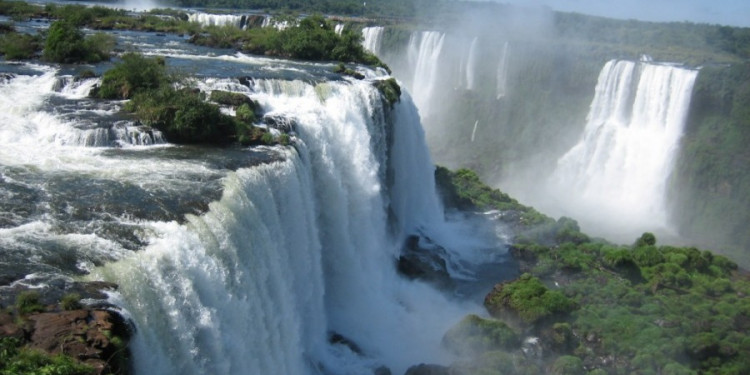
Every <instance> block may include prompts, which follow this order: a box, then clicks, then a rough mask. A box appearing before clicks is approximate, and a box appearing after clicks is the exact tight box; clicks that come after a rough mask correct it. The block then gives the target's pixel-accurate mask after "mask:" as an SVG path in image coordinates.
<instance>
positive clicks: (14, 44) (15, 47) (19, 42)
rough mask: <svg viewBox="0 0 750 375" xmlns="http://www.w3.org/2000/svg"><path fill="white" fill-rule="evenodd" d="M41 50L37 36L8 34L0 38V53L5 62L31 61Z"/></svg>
mask: <svg viewBox="0 0 750 375" xmlns="http://www.w3.org/2000/svg"><path fill="white" fill-rule="evenodd" d="M41 49H42V42H41V40H40V39H39V37H38V36H34V35H29V34H23V33H8V34H5V35H3V36H2V38H0V53H2V54H3V55H5V59H6V60H26V59H31V58H33V57H35V56H36V55H37V53H39V51H41Z"/></svg>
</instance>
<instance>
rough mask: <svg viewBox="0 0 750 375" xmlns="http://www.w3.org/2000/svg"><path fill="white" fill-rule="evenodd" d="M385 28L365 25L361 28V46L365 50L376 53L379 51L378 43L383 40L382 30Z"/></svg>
mask: <svg viewBox="0 0 750 375" xmlns="http://www.w3.org/2000/svg"><path fill="white" fill-rule="evenodd" d="M384 30H385V28H384V27H382V26H374V27H365V28H364V29H362V36H363V38H364V40H363V41H362V46H363V47H365V49H366V50H368V51H370V52H372V53H374V54H375V55H378V54H379V53H380V45H381V43H382V40H383V31H384Z"/></svg>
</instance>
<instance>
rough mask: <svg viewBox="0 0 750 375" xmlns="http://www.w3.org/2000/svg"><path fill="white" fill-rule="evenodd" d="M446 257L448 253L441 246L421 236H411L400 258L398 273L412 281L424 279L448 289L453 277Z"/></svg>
mask: <svg viewBox="0 0 750 375" xmlns="http://www.w3.org/2000/svg"><path fill="white" fill-rule="evenodd" d="M445 257H447V254H446V251H445V249H443V248H442V247H440V246H439V245H436V244H433V243H431V242H429V240H428V239H426V240H423V239H422V238H421V237H419V236H409V238H407V239H406V243H405V244H404V247H403V249H402V251H401V256H400V257H399V258H398V271H399V272H400V273H401V274H402V275H404V276H406V277H408V278H410V279H422V280H425V281H428V282H431V283H434V284H436V285H437V286H439V287H443V288H447V287H449V286H450V285H451V277H450V274H449V273H448V266H447V264H446V261H445Z"/></svg>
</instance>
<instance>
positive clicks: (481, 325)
mask: <svg viewBox="0 0 750 375" xmlns="http://www.w3.org/2000/svg"><path fill="white" fill-rule="evenodd" d="M519 344H520V340H519V338H518V335H517V334H516V333H515V332H513V330H512V329H510V327H508V325H507V324H505V323H504V322H502V321H499V320H493V319H482V318H480V317H479V316H477V315H473V314H472V315H468V316H466V317H465V318H463V319H462V320H461V322H460V323H458V324H457V325H456V326H454V327H453V328H451V329H450V330H449V331H448V332H447V333H446V334H445V336H443V345H444V346H446V347H447V348H448V349H450V350H451V351H453V352H454V353H456V354H458V355H462V354H464V355H465V354H479V353H482V352H487V351H493V350H512V349H515V348H517V347H518V345H519Z"/></svg>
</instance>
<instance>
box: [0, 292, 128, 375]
mask: <svg viewBox="0 0 750 375" xmlns="http://www.w3.org/2000/svg"><path fill="white" fill-rule="evenodd" d="M116 288H117V286H116V285H114V284H109V283H78V282H75V283H72V284H70V285H68V288H66V289H65V292H64V294H63V296H62V297H59V296H60V290H57V289H55V288H49V287H44V288H37V289H30V288H27V287H23V286H19V285H11V286H6V287H3V288H2V291H0V294H2V298H0V307H2V309H1V310H0V344H2V347H3V350H5V352H4V353H3V354H2V355H3V358H2V359H3V362H6V363H4V364H0V370H3V369H4V370H9V369H11V367H8V368H5V366H16V367H17V368H23V369H27V370H28V369H29V366H36V368H37V369H40V370H41V369H42V368H45V367H44V366H48V367H49V366H61V365H60V364H59V363H61V361H62V362H63V363H66V366H68V367H71V368H76V369H77V370H76V371H77V372H74V373H87V374H96V375H102V374H128V373H130V369H129V357H130V355H129V350H128V340H129V338H130V336H131V334H132V327H131V326H130V325H129V324H128V322H127V321H126V320H125V319H124V318H123V317H122V316H121V315H120V314H119V313H117V312H116V311H114V310H111V309H109V307H108V306H107V305H106V304H101V303H97V302H96V301H97V300H101V299H103V298H104V297H105V295H104V294H103V293H102V292H101V291H100V290H102V289H110V290H111V289H116ZM11 297H14V298H13V299H14V301H15V302H14V303H13V304H9V303H7V301H8V300H9V299H11ZM58 297H59V298H58ZM55 299H56V300H55ZM83 301H85V302H87V303H89V304H88V305H84V304H83ZM29 353H32V354H29ZM5 357H8V358H5ZM32 358H33V359H32ZM16 367H12V368H16ZM66 368H67V367H66ZM55 373H57V372H55ZM66 373H67V372H66Z"/></svg>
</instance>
